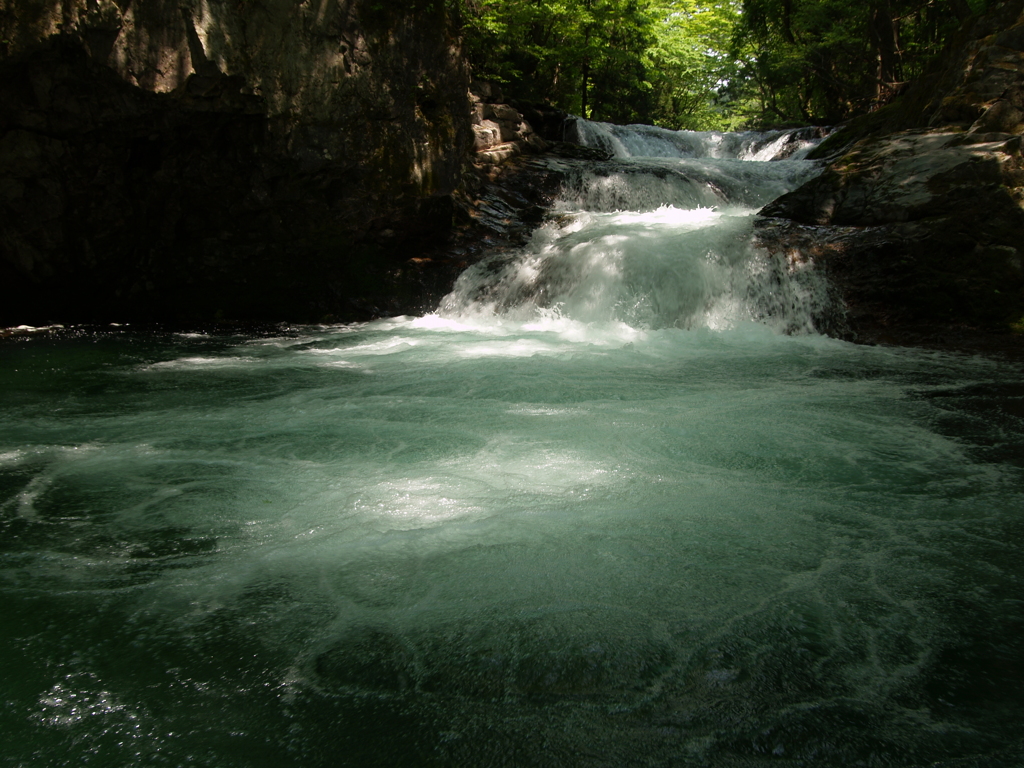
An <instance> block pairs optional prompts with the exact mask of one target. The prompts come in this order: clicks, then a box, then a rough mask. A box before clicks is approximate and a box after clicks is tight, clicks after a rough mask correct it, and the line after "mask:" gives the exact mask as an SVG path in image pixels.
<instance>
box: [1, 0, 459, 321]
mask: <svg viewBox="0 0 1024 768" xmlns="http://www.w3.org/2000/svg"><path fill="white" fill-rule="evenodd" d="M456 35H457V24H456V20H454V19H453V18H451V16H450V14H449V12H448V10H447V7H446V4H445V3H444V2H443V0H408V1H407V2H403V3H381V2H372V1H371V0H306V1H305V2H294V1H293V0H288V1H285V0H242V1H241V2H239V1H237V0H185V2H174V3H170V2H166V1H165V0H121V2H118V3H114V2H95V0H71V2H57V1H56V0H18V3H17V6H16V7H15V4H14V3H12V2H11V0H0V39H2V40H3V43H2V45H0V53H2V54H3V58H2V59H0V324H4V323H13V322H27V323H42V322H48V321H69V320H71V321H81V320H123V319H161V320H192V319H204V318H213V317H224V318H244V319H282V318H287V319H298V320H320V319H323V318H325V317H338V318H348V317H359V316H362V315H369V314H374V313H378V312H394V311H402V310H405V309H407V308H409V307H408V302H410V301H413V300H414V297H415V296H416V295H418V293H419V291H420V288H421V286H419V285H417V284H416V283H417V281H418V280H419V279H420V278H419V277H418V276H417V275H415V274H411V273H410V271H412V272H414V271H415V268H414V266H411V264H412V262H410V261H409V258H410V257H411V256H414V255H415V254H416V252H417V251H418V249H421V248H424V247H427V246H429V245H430V243H431V242H432V241H436V240H438V239H441V238H443V237H445V236H446V234H447V231H448V228H449V227H450V225H451V221H452V215H453V204H452V195H453V193H455V192H457V190H458V189H459V187H460V185H461V183H462V175H463V173H464V162H465V158H466V153H467V152H468V150H469V148H470V147H471V146H472V143H473V134H472V131H471V125H470V120H469V115H470V106H469V103H468V100H467V89H468V85H469V79H468V72H467V69H466V66H465V63H464V61H463V59H462V58H461V55H460V52H459V49H458V41H457V36H456ZM403 302H405V303H403Z"/></svg>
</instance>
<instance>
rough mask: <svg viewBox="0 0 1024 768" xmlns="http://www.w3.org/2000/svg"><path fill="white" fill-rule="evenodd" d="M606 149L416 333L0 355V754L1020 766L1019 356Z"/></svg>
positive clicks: (383, 328) (104, 343) (739, 208)
mask: <svg viewBox="0 0 1024 768" xmlns="http://www.w3.org/2000/svg"><path fill="white" fill-rule="evenodd" d="M622 162H625V161H622ZM658 162H659V163H662V164H664V162H665V161H664V159H662V160H659V161H658ZM680 162H684V161H680ZM701 162H704V163H706V162H707V161H706V160H702V161H701ZM792 162H794V163H797V162H801V161H792ZM733 163H734V164H735V161H733ZM726 165H728V163H727V164H726ZM768 165H769V164H767V163H765V164H764V166H765V170H764V173H765V174H766V175H768V176H771V178H772V179H774V181H772V182H771V183H772V184H775V183H777V181H778V178H779V174H780V173H782V171H780V170H779V169H778V168H776V167H772V168H768V167H767V166H768ZM749 167H750V168H756V167H759V164H758V163H757V162H756V161H752V162H751V163H750V166H749ZM794 168H796V166H794ZM744 172H745V173H750V171H749V170H748V171H744ZM636 173H637V171H636V166H635V165H632V166H629V167H628V168H625V167H624V170H623V173H622V174H621V175H617V172H616V171H615V169H614V168H611V167H609V168H605V169H603V170H601V171H600V172H599V173H597V174H596V175H587V174H583V175H582V176H580V177H579V179H578V180H577V181H578V184H577V185H576V186H574V187H573V186H572V185H570V187H571V189H567V195H566V201H567V202H566V203H565V204H564V205H563V209H562V211H561V212H560V213H559V215H558V216H557V217H555V219H554V220H553V221H552V222H551V223H550V224H548V225H547V226H546V227H545V228H544V229H542V230H541V231H540V232H538V234H537V236H536V237H535V239H534V242H533V243H531V245H530V246H529V247H528V248H526V249H524V250H523V251H522V252H521V253H519V254H515V255H512V256H509V255H504V256H500V257H496V258H495V259H494V260H492V261H491V262H489V263H487V264H484V265H482V266H481V267H479V268H476V269H475V270H472V271H471V272H470V273H468V274H467V275H466V276H465V277H464V278H463V280H462V281H461V282H460V285H459V286H457V288H456V290H455V292H453V294H452V295H451V296H449V297H448V298H447V299H446V301H445V302H444V303H443V304H442V307H441V308H440V309H439V312H438V313H437V314H433V315H428V316H426V317H422V318H413V317H402V318H392V319H388V320H382V321H378V322H374V323H368V324H359V325H351V326H334V327H294V328H284V327H282V328H281V329H279V330H278V331H276V332H274V333H272V334H258V335H249V336H241V335H240V336H226V335H203V334H172V333H166V334H154V333H149V334H145V333H141V332H139V333H136V332H133V331H131V330H130V329H129V330H123V329H122V330H118V331H111V332H95V331H94V332H88V333H86V332H84V331H83V332H80V333H72V332H67V333H66V334H65V335H64V336H55V337H51V338H31V339H23V340H20V341H15V340H7V341H6V342H4V343H3V344H2V346H0V392H2V393H3V399H2V401H0V617H2V619H0V680H2V694H0V742H2V747H3V748H2V750H0V754H2V756H3V757H2V760H3V763H4V764H5V765H12V766H22V765H24V766H39V765H47V766H60V765H103V766H108V765H109V766H114V765H118V766H121V765H158V766H159V765H168V766H179V765H202V766H247V767H248V766H282V765H302V766H336V765H337V766H340V765H353V766H363V765H453V766H454V765H460V766H463V765H465V766H492V765H493V766H501V765H508V766H533V765H537V766H569V765H582V766H591V765H593V766H626V765H638V766H639V765H644V766H648V765H651V766H762V765H764V766H844V767H845V766H858V765H863V766H929V765H942V766H958V767H960V766H1011V765H1020V764H1021V762H1022V760H1021V758H1022V754H1024V753H1022V745H1021V736H1020V732H1019V730H1020V729H1019V724H1020V722H1021V717H1022V714H1024V712H1022V709H1024V665H1022V659H1024V632H1022V630H1024V603H1022V600H1024V595H1022V590H1021V579H1022V576H1024V558H1022V557H1021V554H1022V552H1021V549H1022V546H1021V542H1022V541H1024V539H1022V535H1024V518H1022V514H1021V513H1022V510H1024V477H1022V467H1024V418H1022V417H1024V370H1022V368H1021V366H1020V365H1018V364H1014V363H1007V362H1003V361H994V360H988V359H984V358H978V357H971V356H965V355H955V354H945V353H938V352H930V351H923V350H912V349H895V348H883V347H862V346H855V345H852V344H849V343H846V342H841V341H837V340H834V339H830V338H828V337H825V336H822V335H819V334H817V333H814V332H813V327H814V322H815V321H814V317H815V316H816V315H815V313H817V312H820V311H822V309H823V307H826V305H827V304H828V301H829V299H828V295H827V294H828V292H827V286H824V287H823V286H822V285H820V284H819V283H818V282H817V281H816V280H814V279H811V278H810V277H808V275H807V274H804V273H799V270H797V272H794V271H793V270H792V269H791V268H789V267H787V266H786V265H779V264H776V263H773V262H771V260H770V259H768V258H767V257H766V256H765V255H764V254H758V253H757V252H756V251H754V250H753V249H751V248H750V247H749V237H748V235H749V224H750V221H751V220H752V216H753V212H752V208H744V207H743V206H744V205H750V206H753V205H754V204H755V201H747V200H744V201H743V202H742V204H737V205H733V204H730V203H728V201H725V202H723V203H722V204H721V205H719V206H717V207H716V208H715V209H714V210H711V209H710V208H705V207H704V206H705V205H706V201H705V202H698V203H697V204H696V206H695V207H694V208H693V209H685V208H680V207H678V201H677V205H674V206H672V207H669V208H664V207H658V208H654V207H652V206H646V208H647V210H643V209H644V208H645V206H644V205H635V206H633V207H634V208H638V209H641V210H633V211H628V210H627V211H625V212H623V211H618V212H616V211H615V210H604V208H608V207H609V206H603V207H602V206H601V205H595V204H593V203H588V205H589V209H588V210H582V209H581V208H580V207H579V203H578V200H579V199H581V195H582V197H586V195H584V194H582V193H581V190H583V191H586V190H587V189H591V190H593V189H595V185H604V187H603V188H607V187H608V186H609V185H613V186H616V185H617V186H619V187H621V185H625V186H626V187H628V186H629V183H631V182H630V180H629V179H628V178H626V177H627V176H629V177H632V176H635V175H636ZM786 173H789V171H787V172H786ZM793 173H794V174H796V176H799V175H800V173H802V171H799V170H798V169H797V170H793ZM783 175H784V174H783ZM794 178H795V177H794ZM664 182H665V179H664V178H659V179H658V184H663V183H664ZM588 185H589V186H588ZM721 186H722V185H718V186H717V187H716V188H719V189H720V188H721ZM616 194H619V193H618V192H617V193H616ZM716 194H718V193H716ZM598 197H600V195H598ZM588 199H591V200H592V199H594V198H593V196H592V197H591V198H588ZM601 199H605V198H601ZM573 201H577V202H575V203H574V202H573ZM712 229H713V230H714V234H713V233H712ZM783 331H790V335H787V334H786V333H784V332H783Z"/></svg>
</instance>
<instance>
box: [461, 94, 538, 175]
mask: <svg viewBox="0 0 1024 768" xmlns="http://www.w3.org/2000/svg"><path fill="white" fill-rule="evenodd" d="M500 95H501V91H500V90H499V89H498V88H497V86H494V85H492V84H490V83H486V82H481V81H475V82H474V83H473V84H472V85H471V87H470V89H469V96H470V99H471V108H470V119H471V122H472V124H473V135H474V141H473V150H474V157H473V161H474V163H475V164H476V165H478V166H495V165H501V164H502V163H504V162H506V161H508V160H511V159H513V158H516V157H520V156H521V155H523V154H524V153H526V154H531V153H537V152H543V151H544V150H545V149H546V148H547V142H545V141H544V139H542V138H541V137H540V136H538V135H537V134H536V132H535V131H534V130H533V127H532V126H531V125H530V123H529V122H527V120H526V119H525V118H524V117H523V115H522V113H521V112H520V111H519V110H517V109H516V108H515V107H513V106H512V105H510V104H502V103H497V102H493V101H487V100H485V99H493V98H495V97H500Z"/></svg>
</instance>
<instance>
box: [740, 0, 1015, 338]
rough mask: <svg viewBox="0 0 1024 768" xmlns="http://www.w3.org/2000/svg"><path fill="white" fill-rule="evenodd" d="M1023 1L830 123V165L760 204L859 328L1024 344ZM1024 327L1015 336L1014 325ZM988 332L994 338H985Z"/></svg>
mask: <svg viewBox="0 0 1024 768" xmlns="http://www.w3.org/2000/svg"><path fill="white" fill-rule="evenodd" d="M1022 11H1024V3H1021V2H1020V1H1019V0H1017V1H1016V2H1011V3H1004V4H1003V5H1001V6H999V7H997V8H996V9H995V10H994V11H992V12H991V13H989V14H987V15H986V16H985V17H983V18H978V19H974V20H973V21H972V22H970V23H969V24H968V25H967V26H966V27H965V28H964V30H963V31H962V33H961V35H960V37H959V38H958V39H957V40H955V41H954V43H953V45H952V47H951V48H950V51H949V55H948V56H946V57H944V59H943V62H944V66H943V67H942V68H940V69H937V70H936V71H934V72H933V73H931V75H929V76H928V77H926V78H924V79H923V80H922V81H921V82H919V83H918V84H917V85H916V86H914V87H913V88H911V89H910V90H909V91H908V92H907V93H906V94H905V95H904V96H903V97H902V98H901V100H900V101H898V102H896V103H894V104H892V105H890V106H888V107H886V108H884V109H883V110H880V111H879V112H877V113H874V114H872V115H869V116H867V117H865V118H863V119H861V120H859V121H855V122H854V123H852V124H851V125H849V126H847V127H845V128H844V129H843V130H841V131H839V132H837V133H836V134H833V135H832V136H831V137H830V138H829V139H828V140H827V141H826V142H824V143H823V144H822V145H821V147H819V150H818V154H819V156H824V157H825V158H826V161H827V162H828V165H827V167H826V168H825V170H824V172H823V173H822V174H821V175H820V176H819V177H817V178H815V179H813V180H812V181H810V182H808V183H807V184H805V185H804V186H802V187H800V188H799V189H797V190H795V191H793V192H791V193H789V194H787V195H784V196H783V197H781V198H779V199H778V200H776V201H774V202H773V203H771V204H770V205H768V206H767V207H766V208H764V210H763V211H762V212H761V213H762V215H763V216H765V217H766V218H765V219H764V220H763V221H761V223H760V227H759V230H760V231H759V237H760V240H761V242H762V243H763V244H764V245H765V246H766V247H768V248H769V249H770V250H773V251H783V252H785V253H786V254H787V255H788V257H789V258H790V260H792V261H808V260H811V261H813V262H814V264H815V265H816V266H817V267H818V268H821V269H824V270H825V271H826V272H827V274H828V275H829V277H830V278H831V279H832V281H833V282H834V283H835V284H836V285H837V286H838V287H839V289H840V291H841V293H842V295H843V298H844V300H845V302H846V305H847V309H848V315H847V320H846V325H845V326H844V327H842V328H836V329H832V330H833V331H834V332H840V333H841V334H843V335H845V336H847V337H849V338H853V339H855V340H859V341H869V342H876V341H880V342H895V343H913V344H950V345H954V346H956V345H961V344H962V345H967V346H976V345H977V344H978V343H980V342H979V339H985V338H991V337H993V335H995V336H1002V337H1003V338H1002V340H1001V341H992V342H991V343H993V344H995V345H996V346H999V345H1003V346H1011V347H1012V346H1016V345H1017V340H1015V338H1014V337H1013V335H1012V334H1013V330H1014V328H1015V327H1016V329H1017V330H1018V331H1019V330H1024V328H1022V320H1024V266H1022V259H1024V210H1022V203H1024V158H1022V137H1021V134H1022V133H1024V13H1022ZM1018 339H1019V337H1018ZM985 343H988V342H985Z"/></svg>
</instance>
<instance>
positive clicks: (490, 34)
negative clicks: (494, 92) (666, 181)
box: [464, 0, 651, 122]
mask: <svg viewBox="0 0 1024 768" xmlns="http://www.w3.org/2000/svg"><path fill="white" fill-rule="evenodd" d="M464 16H465V19H466V34H465V44H466V49H467V53H468V54H469V57H470V60H471V61H472V62H473V64H474V68H475V74H476V76H477V77H480V78H484V79H489V80H496V81H498V82H501V83H504V84H506V85H507V86H508V89H509V90H510V92H513V93H515V94H516V95H517V96H518V97H520V98H524V99H530V100H535V101H549V102H551V103H553V104H556V105H558V106H560V107H562V108H563V109H566V110H568V111H570V112H574V113H576V114H585V115H587V116H592V117H594V118H595V119H600V120H611V121H616V122H630V121H636V120H643V119H647V118H648V116H649V113H650V108H649V95H648V94H649V91H650V84H649V83H648V82H647V81H646V78H645V74H646V72H645V69H644V64H643V59H642V57H643V54H644V51H645V50H646V49H647V47H648V46H649V44H650V42H651V40H650V26H651V25H650V20H649V19H648V17H647V15H646V7H645V3H643V2H641V0H579V1H578V2H576V1H574V0H467V4H466V8H465V11H464Z"/></svg>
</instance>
